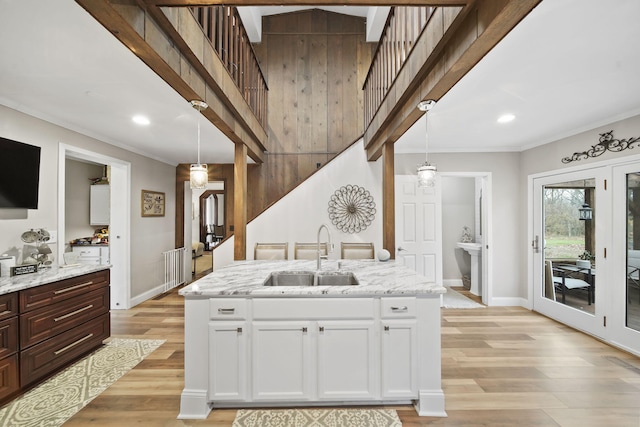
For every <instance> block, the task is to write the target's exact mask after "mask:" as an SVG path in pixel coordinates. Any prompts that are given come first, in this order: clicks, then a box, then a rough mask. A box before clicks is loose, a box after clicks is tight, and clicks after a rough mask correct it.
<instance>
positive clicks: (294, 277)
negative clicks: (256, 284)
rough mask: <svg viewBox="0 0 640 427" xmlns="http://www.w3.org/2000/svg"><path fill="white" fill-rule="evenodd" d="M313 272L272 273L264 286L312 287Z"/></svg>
mask: <svg viewBox="0 0 640 427" xmlns="http://www.w3.org/2000/svg"><path fill="white" fill-rule="evenodd" d="M314 277H315V273H314V272H313V271H274V272H272V273H271V274H269V277H267V280H265V281H264V283H263V285H264V286H313V280H314Z"/></svg>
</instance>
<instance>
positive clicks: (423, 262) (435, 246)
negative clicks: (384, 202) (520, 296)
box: [395, 172, 493, 305]
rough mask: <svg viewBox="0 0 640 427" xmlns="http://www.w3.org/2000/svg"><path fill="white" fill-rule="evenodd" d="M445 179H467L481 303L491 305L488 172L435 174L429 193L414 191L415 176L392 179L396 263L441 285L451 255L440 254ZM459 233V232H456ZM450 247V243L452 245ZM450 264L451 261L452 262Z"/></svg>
mask: <svg viewBox="0 0 640 427" xmlns="http://www.w3.org/2000/svg"><path fill="white" fill-rule="evenodd" d="M447 177H456V178H471V179H474V180H475V187H476V189H475V190H474V194H475V196H474V197H475V198H476V200H475V202H474V204H475V205H476V206H477V210H478V211H477V212H478V215H477V224H475V231H476V233H474V234H475V235H476V240H477V239H481V243H482V246H481V250H480V252H481V255H480V261H479V262H480V263H481V267H480V270H481V272H480V274H481V281H482V283H483V284H484V285H483V287H482V292H480V293H481V294H482V302H483V304H485V305H490V304H491V299H492V295H493V290H492V284H491V280H492V276H493V274H492V261H491V252H490V251H489V248H490V242H491V230H492V225H491V218H492V212H491V206H492V205H491V199H492V196H491V173H490V172H446V173H438V177H437V180H436V186H435V187H434V188H433V189H419V188H417V180H416V176H415V175H396V176H395V205H396V208H395V211H396V214H395V218H396V233H395V234H396V248H397V254H396V257H397V258H398V259H403V261H404V262H405V264H406V265H407V266H409V267H411V268H413V269H415V270H416V271H417V272H418V273H420V274H422V275H424V276H426V277H428V278H429V279H430V280H433V281H435V282H436V283H441V284H443V259H444V257H445V256H449V257H451V258H453V257H454V254H453V253H451V254H444V253H443V229H444V228H446V227H447V223H448V221H449V220H448V218H446V217H444V216H443V215H442V195H441V188H442V180H443V179H446V178H447ZM459 231H460V232H461V231H462V230H459ZM452 244H453V243H452ZM452 262H454V261H452Z"/></svg>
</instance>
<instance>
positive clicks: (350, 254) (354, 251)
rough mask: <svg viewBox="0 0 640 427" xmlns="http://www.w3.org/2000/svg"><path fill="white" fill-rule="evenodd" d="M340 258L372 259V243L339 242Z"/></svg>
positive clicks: (373, 255) (373, 253) (373, 252)
mask: <svg viewBox="0 0 640 427" xmlns="http://www.w3.org/2000/svg"><path fill="white" fill-rule="evenodd" d="M340 258H342V259H374V258H375V251H374V250H373V243H345V242H341V243H340Z"/></svg>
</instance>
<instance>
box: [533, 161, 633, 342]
mask: <svg viewBox="0 0 640 427" xmlns="http://www.w3.org/2000/svg"><path fill="white" fill-rule="evenodd" d="M531 182H532V185H533V187H532V194H533V198H532V208H533V214H532V219H533V221H532V223H533V229H532V231H533V233H532V237H533V239H532V242H531V259H532V271H533V308H534V310H535V311H538V312H540V313H542V314H544V315H546V316H549V317H551V318H553V319H556V320H558V321H560V322H562V323H564V324H567V325H569V326H571V327H574V328H576V329H580V330H582V331H585V332H587V333H589V334H591V335H594V336H597V337H599V338H601V339H603V340H605V341H607V342H610V343H611V344H613V345H616V346H618V347H621V348H624V349H626V350H628V351H630V352H632V353H635V354H639V355H640V162H638V161H635V162H634V163H617V164H611V165H607V166H601V167H598V168H591V169H588V170H582V171H572V172H566V173H557V174H551V175H547V176H541V177H536V178H533V179H532V181H531Z"/></svg>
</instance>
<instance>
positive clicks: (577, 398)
mask: <svg viewBox="0 0 640 427" xmlns="http://www.w3.org/2000/svg"><path fill="white" fill-rule="evenodd" d="M457 290H461V289H457ZM462 293H465V291H464V290H462ZM466 294H467V295H468V292H467V293H466ZM182 303H183V301H182V298H181V297H180V296H179V295H177V292H176V291H175V290H174V291H172V292H169V293H168V294H166V295H162V296H159V297H157V298H155V299H153V300H150V301H147V302H145V303H143V304H140V305H139V306H137V307H135V308H133V309H131V310H127V311H113V312H112V336H113V337H130V338H131V337H135V338H150V339H165V340H166V343H165V344H163V345H162V346H161V347H160V348H159V349H158V350H156V351H155V352H153V353H152V354H151V355H150V356H149V357H148V358H147V359H145V360H144V361H143V362H142V363H140V364H139V365H138V366H137V367H136V368H134V369H133V370H132V371H130V372H129V373H127V374H126V375H125V376H124V377H122V378H121V379H120V380H118V381H117V382H116V383H115V384H114V385H113V386H111V387H110V388H109V389H107V390H106V391H105V392H104V393H102V394H101V395H100V396H98V397H97V398H96V399H95V400H93V401H92V402H91V403H90V404H89V405H88V406H87V407H85V408H84V409H83V410H82V411H80V412H79V413H78V414H76V415H75V416H74V417H73V418H72V419H71V420H69V421H68V422H67V423H66V424H65V426H83V427H84V426H87V425H92V426H114V427H115V426H118V427H121V426H125V425H126V426H153V427H156V426H163V427H164V426H166V427H169V426H230V425H231V424H232V422H233V419H234V417H235V410H214V411H213V412H212V413H211V415H210V416H209V418H208V419H207V420H204V421H182V420H176V415H177V414H178V410H179V403H180V393H181V391H182V387H183V357H184V353H183V342H184V332H183V326H184V325H183V304H182ZM442 347H443V349H442V376H443V388H444V392H445V399H446V410H447V413H448V415H449V417H448V418H426V417H422V418H421V417H417V416H416V414H415V411H414V410H413V408H411V407H410V406H398V407H394V408H395V409H397V410H398V414H399V415H400V418H401V420H402V422H403V426H404V427H411V426H430V425H434V426H492V427H496V426H519V427H530V426H579V427H590V426H598V427H600V426H616V427H625V426H629V427H640V359H638V358H637V357H634V356H631V355H629V354H626V353H623V352H621V351H618V350H616V349H614V348H612V347H610V346H608V345H606V344H603V343H601V342H599V341H597V340H595V339H593V338H591V337H589V336H587V335H584V334H582V333H580V332H577V331H575V330H573V329H570V328H568V327H566V326H563V325H561V324H559V323H556V322H555V321H552V320H550V319H548V318H545V317H543V316H540V315H537V314H535V313H532V312H530V311H528V310H526V309H524V308H519V307H487V308H481V309H466V310H463V309H443V310H442Z"/></svg>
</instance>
